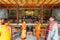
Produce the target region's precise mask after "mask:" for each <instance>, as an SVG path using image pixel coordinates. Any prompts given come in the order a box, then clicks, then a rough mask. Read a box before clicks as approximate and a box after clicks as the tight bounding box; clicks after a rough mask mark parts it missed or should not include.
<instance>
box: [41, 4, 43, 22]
mask: <svg viewBox="0 0 60 40" xmlns="http://www.w3.org/2000/svg"><path fill="white" fill-rule="evenodd" d="M40 20H41V23H43V4H42V5H41V11H40Z"/></svg>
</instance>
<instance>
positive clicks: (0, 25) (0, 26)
mask: <svg viewBox="0 0 60 40" xmlns="http://www.w3.org/2000/svg"><path fill="white" fill-rule="evenodd" d="M1 28H2V24H1V20H0V40H1Z"/></svg>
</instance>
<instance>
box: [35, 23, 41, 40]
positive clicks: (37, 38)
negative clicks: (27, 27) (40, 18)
mask: <svg viewBox="0 0 60 40" xmlns="http://www.w3.org/2000/svg"><path fill="white" fill-rule="evenodd" d="M40 27H41V24H40V23H39V22H38V23H37V25H36V28H35V30H36V40H39V38H40V36H41V32H40V31H41V30H40Z"/></svg>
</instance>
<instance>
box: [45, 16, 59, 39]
mask: <svg viewBox="0 0 60 40" xmlns="http://www.w3.org/2000/svg"><path fill="white" fill-rule="evenodd" d="M48 25H49V26H48V28H47V31H46V39H45V40H59V37H58V24H57V22H56V17H55V16H51V17H50V18H49V24H48Z"/></svg>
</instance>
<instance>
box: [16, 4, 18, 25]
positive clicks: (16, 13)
mask: <svg viewBox="0 0 60 40" xmlns="http://www.w3.org/2000/svg"><path fill="white" fill-rule="evenodd" d="M18 16H19V15H18V5H17V8H16V17H17V24H18V23H19V18H18Z"/></svg>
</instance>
